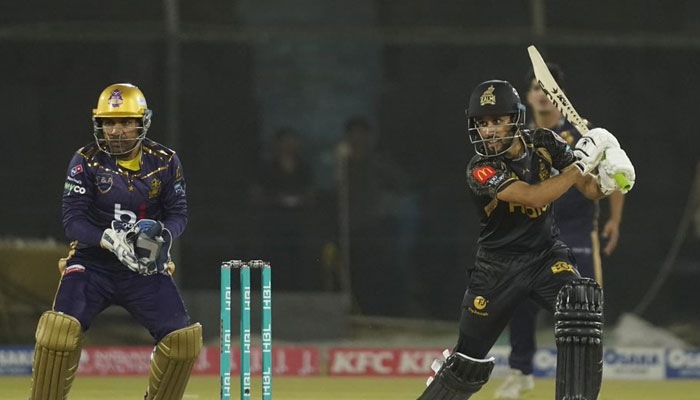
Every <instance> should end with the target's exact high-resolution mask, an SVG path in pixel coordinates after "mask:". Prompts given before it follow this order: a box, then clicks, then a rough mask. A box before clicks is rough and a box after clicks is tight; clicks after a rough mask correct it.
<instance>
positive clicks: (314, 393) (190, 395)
mask: <svg viewBox="0 0 700 400" xmlns="http://www.w3.org/2000/svg"><path fill="white" fill-rule="evenodd" d="M424 382H425V379H423V378H398V379H388V378H328V377H316V378H281V377H280V378H274V381H273V388H272V395H273V398H274V399H275V400H410V399H415V398H416V397H418V395H419V394H420V392H421V390H422V389H423V387H424V386H423V384H424ZM500 383H501V380H499V379H494V380H492V381H491V382H489V384H488V385H486V387H484V389H483V390H482V391H480V392H479V393H478V394H476V395H474V396H472V398H471V400H486V399H492V398H493V391H494V390H495V389H496V388H497V387H498V385H499V384H500ZM145 385H146V377H143V378H88V377H78V379H77V380H76V382H75V384H74V386H73V390H72V391H71V394H70V396H69V399H70V400H88V399H89V400H94V399H101V400H127V399H129V400H133V399H139V398H141V397H140V396H142V395H143V391H144V389H145ZM0 388H2V394H1V395H0V398H2V399H3V400H20V399H21V400H26V399H27V397H28V393H29V390H28V388H29V378H27V377H22V378H7V377H0ZM259 388H260V380H259V379H258V380H253V394H252V396H251V399H254V400H255V399H260V389H259ZM698 393H700V381H698V380H686V381H605V382H604V383H603V390H602V392H601V396H600V399H599V400H626V399H629V400H667V399H668V400H698V399H699V398H700V395H699V394H698ZM232 394H233V396H232V397H231V398H232V399H238V380H237V379H236V381H235V382H234V385H233V387H232ZM553 398H554V381H553V380H551V379H538V380H536V386H535V390H534V391H532V392H530V393H527V394H526V395H525V396H523V397H522V399H523V400H552V399H553ZM184 399H185V400H218V399H219V380H218V377H194V378H192V379H190V383H189V385H188V386H187V391H186V392H185V397H184Z"/></svg>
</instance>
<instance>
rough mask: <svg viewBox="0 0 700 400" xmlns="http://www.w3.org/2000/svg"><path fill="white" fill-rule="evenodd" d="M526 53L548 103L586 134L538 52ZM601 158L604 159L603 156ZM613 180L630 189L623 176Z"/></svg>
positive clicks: (581, 122) (581, 121) (586, 129)
mask: <svg viewBox="0 0 700 400" xmlns="http://www.w3.org/2000/svg"><path fill="white" fill-rule="evenodd" d="M527 52H528V53H529V54H530V62H532V69H533V71H534V72H535V78H536V79H537V83H538V84H539V85H540V87H541V88H542V91H544V93H545V95H547V98H548V99H549V101H551V102H552V104H554V107H556V108H557V110H559V112H560V113H561V114H562V115H563V116H564V118H566V120H567V121H569V122H571V123H572V124H573V125H574V126H575V127H576V129H577V130H578V131H579V132H581V134H582V135H585V134H586V133H587V132H588V126H587V125H586V120H584V119H583V118H581V116H580V115H579V114H578V112H576V109H574V106H572V105H571V102H570V101H569V99H568V98H567V97H566V94H564V91H563V90H561V88H560V87H559V84H558V83H557V81H555V80H554V77H553V76H552V73H551V72H549V68H547V64H546V63H545V62H544V59H543V58H542V56H541V55H540V52H539V51H537V48H535V46H529V47H528V48H527ZM603 157H605V155H603ZM613 178H615V182H617V185H618V186H619V187H620V189H622V190H623V192H626V191H629V190H630V189H631V186H630V183H629V181H628V180H627V178H625V176H624V175H623V174H621V173H617V174H615V175H614V176H613Z"/></svg>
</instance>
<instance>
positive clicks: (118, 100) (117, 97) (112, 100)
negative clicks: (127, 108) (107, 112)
mask: <svg viewBox="0 0 700 400" xmlns="http://www.w3.org/2000/svg"><path fill="white" fill-rule="evenodd" d="M107 102H108V103H109V106H110V107H113V108H117V107H119V106H121V105H122V103H124V98H122V91H121V89H114V90H112V95H111V96H109V98H108V99H107Z"/></svg>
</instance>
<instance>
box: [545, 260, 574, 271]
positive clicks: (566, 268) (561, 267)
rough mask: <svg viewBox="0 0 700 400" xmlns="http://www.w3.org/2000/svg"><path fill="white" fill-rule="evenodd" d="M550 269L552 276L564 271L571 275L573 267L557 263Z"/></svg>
mask: <svg viewBox="0 0 700 400" xmlns="http://www.w3.org/2000/svg"><path fill="white" fill-rule="evenodd" d="M550 268H551V269H552V273H553V274H558V273H560V272H564V271H569V272H571V273H572V274H573V273H574V266H573V265H571V264H569V263H567V262H564V261H559V262H557V263H556V264H554V265H552V266H551V267H550Z"/></svg>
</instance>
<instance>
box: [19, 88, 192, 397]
mask: <svg viewBox="0 0 700 400" xmlns="http://www.w3.org/2000/svg"><path fill="white" fill-rule="evenodd" d="M92 115H93V124H94V137H95V141H94V143H91V144H88V145H87V146H85V147H82V148H80V149H79V150H78V151H76V153H75V155H74V156H73V159H72V160H71V162H70V165H69V167H68V172H67V176H66V181H65V186H64V191H63V225H64V228H65V232H66V235H67V236H68V238H69V239H70V240H72V243H71V251H70V254H69V256H68V258H67V259H62V262H59V269H60V273H61V280H60V282H59V286H58V291H57V293H56V298H55V300H54V304H53V307H52V309H51V310H50V311H46V312H45V313H44V314H42V316H41V318H40V319H39V324H38V327H37V330H36V346H35V350H34V365H33V368H32V389H31V399H34V400H39V399H41V400H58V399H65V398H67V396H68V392H69V390H70V388H71V385H72V383H73V379H74V378H75V374H76V371H77V369H78V362H79V360H80V352H81V343H82V339H83V333H84V332H85V331H86V330H88V328H89V327H90V324H91V323H92V321H93V319H94V318H95V317H96V316H97V314H99V313H100V312H102V311H103V310H104V309H105V308H107V307H109V306H110V305H119V306H122V307H124V308H125V309H126V310H127V311H128V312H129V313H130V314H131V315H132V316H133V317H134V318H135V319H136V320H137V321H138V322H139V323H140V324H141V325H143V326H144V327H145V328H146V329H148V331H149V332H150V334H151V336H153V339H154V341H155V347H154V349H153V354H152V357H151V367H150V377H149V383H148V388H147V389H146V394H145V396H144V398H145V399H149V400H150V399H164V400H171V399H181V398H182V396H183V393H184V391H185V386H186V385H187V381H188V379H189V376H190V372H191V371H192V367H193V366H194V362H195V359H196V358H197V356H198V355H199V352H200V349H201V347H202V327H201V325H200V324H198V323H194V324H193V323H191V321H190V317H189V315H188V314H187V310H186V309H185V306H184V304H183V302H182V299H181V297H180V294H179V293H178V290H177V288H176V287H175V283H174V281H173V279H172V277H171V274H172V273H173V269H174V264H173V263H172V262H171V260H170V246H171V244H172V241H173V239H174V238H176V237H178V236H180V234H181V233H182V232H183V230H184V229H185V225H186V224H187V200H186V196H185V178H184V175H183V172H182V166H181V165H180V160H179V159H178V157H177V155H176V154H175V152H174V151H173V150H171V149H169V148H167V147H165V146H163V145H161V144H159V143H156V142H154V141H152V140H150V139H147V138H146V133H147V131H148V128H149V127H150V125H151V110H149V109H148V106H147V104H146V99H145V97H144V96H143V93H142V92H141V90H139V89H138V88H137V87H136V86H134V85H131V84H128V83H121V84H115V85H111V86H109V87H107V88H106V89H105V90H104V91H102V93H101V94H100V97H99V100H98V102H97V108H95V109H94V110H93V113H92Z"/></svg>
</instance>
